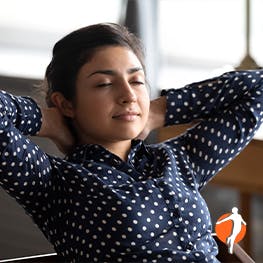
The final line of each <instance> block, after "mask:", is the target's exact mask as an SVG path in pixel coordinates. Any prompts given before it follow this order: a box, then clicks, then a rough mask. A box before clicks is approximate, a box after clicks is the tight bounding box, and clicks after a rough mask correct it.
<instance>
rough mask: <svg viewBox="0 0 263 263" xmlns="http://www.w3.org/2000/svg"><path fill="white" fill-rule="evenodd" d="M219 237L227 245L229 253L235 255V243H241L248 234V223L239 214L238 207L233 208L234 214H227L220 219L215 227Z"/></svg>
mask: <svg viewBox="0 0 263 263" xmlns="http://www.w3.org/2000/svg"><path fill="white" fill-rule="evenodd" d="M215 232H216V235H217V237H218V238H219V239H220V240H221V241H222V242H224V243H225V244H227V246H228V252H229V253H230V254H233V246H234V243H238V242H239V241H241V240H242V239H243V238H244V236H245V234H246V222H245V221H244V220H243V218H242V216H241V215H240V214H238V209H237V208H236V207H233V208H232V213H227V214H224V215H222V216H221V217H220V218H218V220H217V222H216V226H215Z"/></svg>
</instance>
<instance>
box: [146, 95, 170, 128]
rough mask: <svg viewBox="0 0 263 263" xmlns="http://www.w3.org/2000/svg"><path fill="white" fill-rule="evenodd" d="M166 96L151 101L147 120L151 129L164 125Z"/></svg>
mask: <svg viewBox="0 0 263 263" xmlns="http://www.w3.org/2000/svg"><path fill="white" fill-rule="evenodd" d="M165 114H166V97H165V96H161V97H159V98H157V99H155V100H152V101H151V105H150V113H149V120H150V126H151V129H152V130H154V129H158V128H161V127H163V126H164V125H165Z"/></svg>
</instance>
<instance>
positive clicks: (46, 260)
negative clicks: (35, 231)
mask: <svg viewBox="0 0 263 263" xmlns="http://www.w3.org/2000/svg"><path fill="white" fill-rule="evenodd" d="M216 241H217V243H218V248H219V254H218V256H217V258H218V260H220V261H221V262H225V263H238V262H241V263H255V261H254V260H253V259H252V258H251V257H250V256H249V255H248V254H247V253H246V252H245V251H244V250H243V249H242V248H241V247H240V246H239V245H238V244H235V245H234V253H233V255H232V254H229V253H228V251H227V246H226V245H225V244H224V243H222V242H220V241H219V240H218V239H216ZM8 262H9V263H11V262H14V263H59V262H63V261H62V260H61V259H59V258H58V256H57V255H56V254H55V253H53V254H44V255H38V256H32V257H24V258H13V259H7V260H0V263H8Z"/></svg>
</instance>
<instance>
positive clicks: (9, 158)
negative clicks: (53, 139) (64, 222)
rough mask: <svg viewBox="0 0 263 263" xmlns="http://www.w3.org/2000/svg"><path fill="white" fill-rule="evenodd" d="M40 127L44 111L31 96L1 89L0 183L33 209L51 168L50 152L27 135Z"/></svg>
mask: <svg viewBox="0 0 263 263" xmlns="http://www.w3.org/2000/svg"><path fill="white" fill-rule="evenodd" d="M40 127H41V111H40V109H39V108H38V106H37V104H36V103H35V102H34V101H33V100H32V99H31V98H27V97H16V96H13V95H11V94H8V93H6V92H4V91H0V185H1V186H2V187H3V188H4V189H5V191H6V192H7V193H8V194H10V195H11V196H12V197H14V198H15V199H16V200H17V201H18V202H19V203H20V204H21V205H22V206H23V207H24V208H25V209H26V210H27V211H31V212H32V211H34V208H35V205H36V204H37V199H38V198H43V195H42V193H43V192H44V189H45V187H46V185H47V183H48V177H49V176H50V171H51V167H50V162H49V159H48V157H47V155H46V154H45V153H44V152H42V151H41V150H40V149H39V147H38V146H37V145H36V144H34V143H33V142H32V141H30V140H29V138H27V137H26V136H25V135H35V134H36V133H37V132H38V131H39V129H40ZM30 197H31V198H30ZM32 197H33V198H32ZM32 199H34V202H32V201H30V200H32Z"/></svg>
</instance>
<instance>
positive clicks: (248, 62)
mask: <svg viewBox="0 0 263 263" xmlns="http://www.w3.org/2000/svg"><path fill="white" fill-rule="evenodd" d="M245 1H246V8H245V10H246V23H245V27H246V53H245V56H244V58H243V59H242V60H241V62H240V64H239V65H238V66H237V67H236V68H235V69H236V70H246V69H260V68H261V67H260V66H259V65H258V64H257V63H256V61H255V60H254V58H253V57H252V56H251V54H250V0H245Z"/></svg>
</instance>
